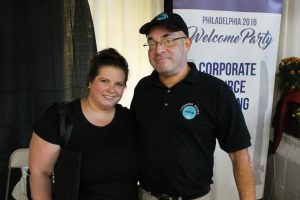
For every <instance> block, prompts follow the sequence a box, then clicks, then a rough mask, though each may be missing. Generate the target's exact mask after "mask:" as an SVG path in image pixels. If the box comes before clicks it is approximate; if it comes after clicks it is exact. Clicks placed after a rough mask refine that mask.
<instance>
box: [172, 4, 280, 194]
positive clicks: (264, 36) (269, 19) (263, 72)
mask: <svg viewBox="0 0 300 200" xmlns="http://www.w3.org/2000/svg"><path fill="white" fill-rule="evenodd" d="M281 5H282V3H281V1H280V0H252V1H249V0H223V1H218V0H185V1H182V0H173V12H175V13H178V14H180V15H181V16H182V17H183V18H184V20H185V21H186V22H187V25H188V27H189V34H190V37H191V38H192V40H193V44H192V47H191V51H190V53H189V57H188V58H189V60H190V61H193V62H194V63H195V64H196V66H197V67H198V69H199V70H200V71H202V72H205V73H208V74H211V75H213V76H216V77H218V78H220V79H222V80H224V81H225V82H226V83H227V84H228V85H229V86H230V87H231V89H232V90H233V91H234V93H235V95H236V98H237V101H238V102H239V104H240V106H241V109H242V111H243V113H244V116H245V119H246V123H247V126H248V128H249V131H250V134H251V138H252V139H251V142H252V146H251V147H250V148H249V152H250V155H251V157H252V161H253V167H254V171H255V181H256V192H257V196H256V199H261V198H262V197H263V190H264V181H265V170H266V160H267V151H268V141H269V132H270V126H271V112H272V103H273V92H274V81H275V72H276V57H277V49H278V42H279V29H280V20H281ZM208 89H209V88H208ZM224 170H226V173H224ZM231 172H232V165H231V162H230V159H229V156H228V155H227V154H226V153H225V152H223V151H222V150H220V148H219V147H218V148H217V149H216V153H215V167H214V184H213V195H214V198H215V199H216V200H224V199H232V200H234V199H239V198H238V193H237V189H236V185H235V182H234V178H233V174H232V173H231ZM228 191H235V192H228Z"/></svg>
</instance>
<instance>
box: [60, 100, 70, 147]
mask: <svg viewBox="0 0 300 200" xmlns="http://www.w3.org/2000/svg"><path fill="white" fill-rule="evenodd" d="M58 111H59V121H60V122H59V137H60V146H61V148H64V147H66V146H67V145H68V142H69V139H70V137H71V133H72V130H73V120H72V109H71V108H70V106H69V105H68V104H67V103H65V102H64V103H58Z"/></svg>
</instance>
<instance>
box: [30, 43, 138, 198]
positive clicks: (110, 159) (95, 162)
mask: <svg viewBox="0 0 300 200" xmlns="http://www.w3.org/2000/svg"><path fill="white" fill-rule="evenodd" d="M127 78H128V65H127V62H126V60H125V58H124V57H122V56H121V55H120V54H119V53H118V52H117V51H116V50H115V49H112V48H109V49H105V50H102V51H100V52H99V53H98V54H97V55H96V56H94V57H93V58H92V60H91V62H90V70H89V73H88V88H89V93H88V95H87V97H85V98H82V99H76V100H74V101H72V102H70V103H69V104H68V106H70V108H71V109H72V119H73V123H74V127H73V131H72V135H71V137H70V140H69V143H68V146H67V148H68V149H71V150H75V151H80V152H81V153H82V158H81V175H80V189H79V199H84V200H88V199H93V200H97V199H99V200H100V199H101V200H102V199H103V200H104V199H105V200H117V199H122V200H127V199H128V200H135V199H136V197H137V191H136V190H137V188H136V183H137V173H138V169H137V143H136V142H137V141H136V135H135V133H134V129H133V122H132V118H131V114H130V112H129V110H128V109H127V108H125V107H122V106H121V105H119V104H118V102H119V101H120V99H121V97H122V95H123V91H124V89H125V86H126V81H127ZM58 119H59V114H58V107H57V106H52V107H50V109H48V111H47V112H46V113H45V114H44V116H43V117H42V118H41V119H40V120H39V121H38V122H37V123H36V124H35V125H34V128H33V130H34V132H33V135H32V139H31V142H30V148H29V168H30V173H31V175H30V187H31V193H32V194H31V195H32V198H33V199H34V200H39V199H42V200H46V199H51V184H50V181H49V176H50V175H51V174H52V171H53V168H54V165H55V162H56V160H57V158H58V156H59V153H60V146H59V132H58V130H59V120H58Z"/></svg>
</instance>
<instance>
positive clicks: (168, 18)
mask: <svg viewBox="0 0 300 200" xmlns="http://www.w3.org/2000/svg"><path fill="white" fill-rule="evenodd" d="M156 25H164V26H166V27H168V28H170V29H172V30H174V31H183V32H184V33H185V35H186V36H187V37H189V32H188V28H187V26H186V24H185V22H184V21H183V19H182V18H181V17H180V15H178V14H176V13H165V12H164V13H160V14H159V15H157V16H156V17H154V18H153V19H152V20H151V21H150V22H148V23H146V24H144V25H143V26H142V27H141V28H140V33H141V34H146V35H147V34H148V32H149V31H150V30H151V29H152V28H153V27H154V26H156Z"/></svg>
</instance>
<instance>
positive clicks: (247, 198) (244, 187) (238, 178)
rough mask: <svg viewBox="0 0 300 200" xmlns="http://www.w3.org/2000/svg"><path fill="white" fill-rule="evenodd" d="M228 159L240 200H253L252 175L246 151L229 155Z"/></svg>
mask: <svg viewBox="0 0 300 200" xmlns="http://www.w3.org/2000/svg"><path fill="white" fill-rule="evenodd" d="M229 157H230V159H231V162H232V166H233V174H234V179H235V182H236V185H237V189H238V192H239V196H240V200H255V198H256V197H255V184H254V175H253V168H252V162H251V159H250V156H249V153H248V149H242V150H239V151H235V152H232V153H229Z"/></svg>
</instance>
